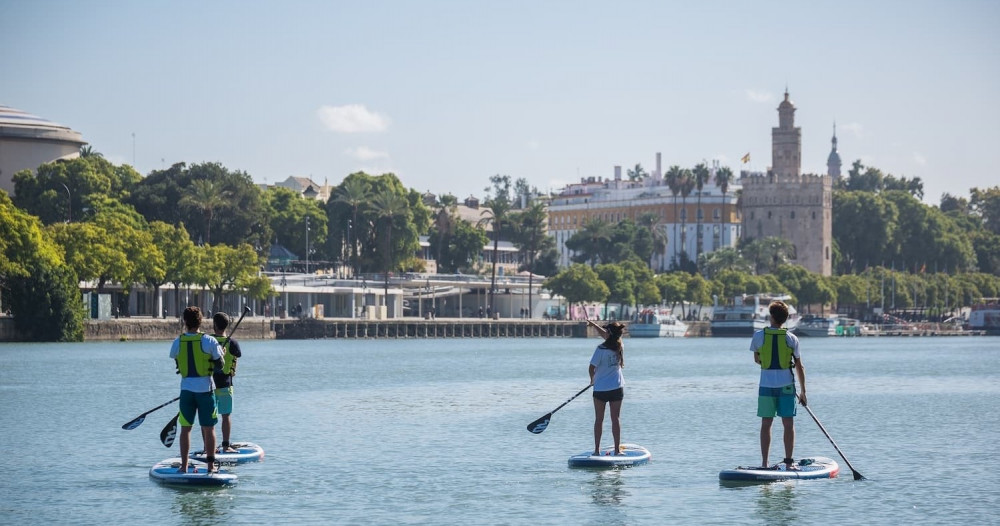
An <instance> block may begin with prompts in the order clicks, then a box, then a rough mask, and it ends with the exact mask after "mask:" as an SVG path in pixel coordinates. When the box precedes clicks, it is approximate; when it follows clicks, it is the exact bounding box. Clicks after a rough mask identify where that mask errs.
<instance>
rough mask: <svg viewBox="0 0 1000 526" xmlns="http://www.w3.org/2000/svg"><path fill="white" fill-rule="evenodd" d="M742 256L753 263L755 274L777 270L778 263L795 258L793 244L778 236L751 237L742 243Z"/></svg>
mask: <svg viewBox="0 0 1000 526" xmlns="http://www.w3.org/2000/svg"><path fill="white" fill-rule="evenodd" d="M742 253H743V257H745V258H746V259H747V260H748V261H750V262H752V263H753V268H754V272H755V273H756V274H757V275H761V274H767V273H770V272H774V271H775V270H777V268H778V265H780V264H782V263H787V262H788V261H790V260H793V259H795V245H793V244H792V242H791V241H789V240H787V239H784V238H780V237H765V238H763V239H753V240H750V241H748V242H746V243H744V245H743V249H742Z"/></svg>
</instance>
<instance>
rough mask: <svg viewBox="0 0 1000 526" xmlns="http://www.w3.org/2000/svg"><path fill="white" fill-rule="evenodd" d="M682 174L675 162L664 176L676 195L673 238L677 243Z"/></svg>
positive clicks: (668, 186)
mask: <svg viewBox="0 0 1000 526" xmlns="http://www.w3.org/2000/svg"><path fill="white" fill-rule="evenodd" d="M681 175H683V170H681V167H680V166H677V165H676V164H675V165H673V166H671V167H670V168H668V169H667V173H666V174H664V176H663V178H664V180H666V182H667V188H670V193H671V194H673V196H674V235H673V237H672V238H671V239H673V240H674V243H677V194H679V193H680V191H681ZM681 248H683V246H682V247H681Z"/></svg>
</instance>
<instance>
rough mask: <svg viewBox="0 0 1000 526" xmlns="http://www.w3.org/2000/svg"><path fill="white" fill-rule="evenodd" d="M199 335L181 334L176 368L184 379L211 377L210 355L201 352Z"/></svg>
mask: <svg viewBox="0 0 1000 526" xmlns="http://www.w3.org/2000/svg"><path fill="white" fill-rule="evenodd" d="M201 336H202V334H201V333H198V334H182V335H181V350H180V353H178V354H177V368H178V370H180V372H181V376H183V377H185V378H190V377H197V376H212V355H210V354H206V353H205V352H202V349H201Z"/></svg>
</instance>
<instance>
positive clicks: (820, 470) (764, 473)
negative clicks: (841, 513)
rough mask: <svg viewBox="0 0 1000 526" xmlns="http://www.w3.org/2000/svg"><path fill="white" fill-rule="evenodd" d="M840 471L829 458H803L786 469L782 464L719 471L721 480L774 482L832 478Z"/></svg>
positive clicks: (835, 463)
mask: <svg viewBox="0 0 1000 526" xmlns="http://www.w3.org/2000/svg"><path fill="white" fill-rule="evenodd" d="M839 472H840V466H839V465H837V462H836V461H835V460H833V459H831V458H826V457H812V458H803V459H800V460H798V461H797V462H795V464H792V469H787V468H786V466H785V465H784V464H777V465H775V466H773V467H770V468H763V467H749V468H748V467H738V468H736V469H727V470H724V471H722V472H720V473H719V481H721V482H776V481H779V480H804V479H832V478H834V477H836V476H837V473H839Z"/></svg>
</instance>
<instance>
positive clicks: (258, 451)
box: [191, 442, 264, 466]
mask: <svg viewBox="0 0 1000 526" xmlns="http://www.w3.org/2000/svg"><path fill="white" fill-rule="evenodd" d="M231 446H232V447H233V449H236V451H235V452H231V453H220V452H219V451H216V452H215V462H216V463H218V464H221V465H224V466H231V465H233V464H243V463H244V462H259V461H261V460H263V459H264V448H262V447H260V446H258V445H257V444H254V443H253V442H234V443H232V444H231ZM191 458H193V459H195V460H200V461H202V462H205V461H206V460H207V457H206V456H205V451H204V450H200V451H195V452H194V453H191Z"/></svg>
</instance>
